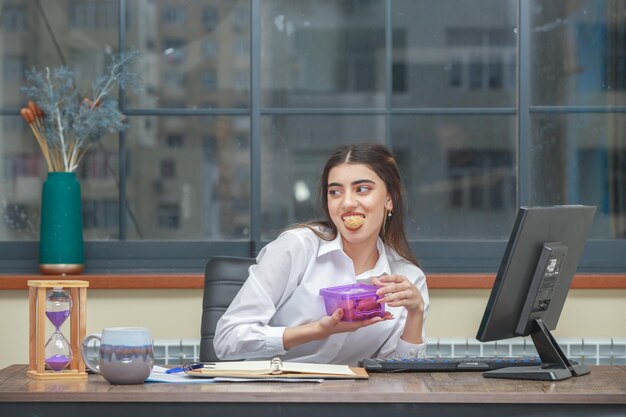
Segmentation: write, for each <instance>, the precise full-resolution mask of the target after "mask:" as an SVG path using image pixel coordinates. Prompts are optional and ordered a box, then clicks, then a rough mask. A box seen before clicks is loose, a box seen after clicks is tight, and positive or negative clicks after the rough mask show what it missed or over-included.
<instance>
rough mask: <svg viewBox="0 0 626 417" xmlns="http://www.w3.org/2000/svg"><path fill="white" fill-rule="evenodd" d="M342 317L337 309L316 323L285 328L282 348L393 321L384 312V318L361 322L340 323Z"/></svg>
mask: <svg viewBox="0 0 626 417" xmlns="http://www.w3.org/2000/svg"><path fill="white" fill-rule="evenodd" d="M342 316H343V310H342V309H340V308H338V309H337V310H335V312H334V313H333V314H332V315H330V316H324V317H322V318H321V319H319V320H318V321H313V322H311V323H307V324H301V325H299V326H293V327H287V328H286V329H285V331H284V332H283V347H284V348H285V350H289V349H291V348H293V347H295V346H299V345H302V344H304V343H308V342H312V341H314V340H321V339H326V338H327V337H329V336H331V335H333V334H336V333H345V332H353V331H355V330H358V329H360V328H361V327H367V326H371V325H372V324H376V323H379V322H381V321H385V320H391V319H393V316H392V315H391V313H390V312H388V311H385V316H384V317H373V318H371V319H367V320H362V321H341V317H342Z"/></svg>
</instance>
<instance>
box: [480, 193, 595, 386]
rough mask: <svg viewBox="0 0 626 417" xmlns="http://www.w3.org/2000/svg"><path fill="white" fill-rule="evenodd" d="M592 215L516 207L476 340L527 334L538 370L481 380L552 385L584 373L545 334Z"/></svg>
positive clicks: (584, 210) (586, 210)
mask: <svg viewBox="0 0 626 417" xmlns="http://www.w3.org/2000/svg"><path fill="white" fill-rule="evenodd" d="M594 213H595V207H590V206H580V205H575V206H550V207H522V208H520V210H519V212H518V215H517V218H516V221H515V225H514V226H513V231H512V233H511V237H510V239H509V242H508V245H507V247H506V250H505V253H504V256H503V258H502V262H501V264H500V268H499V270H498V274H497V276H496V280H495V282H494V285H493V288H492V290H491V295H490V296H489V301H488V302H487V307H486V308H485V313H484V315H483V319H482V322H481V324H480V327H479V329H478V334H477V335H476V338H477V339H478V340H480V341H482V342H487V341H493V340H501V339H508V338H512V337H517V336H528V335H530V336H531V337H532V339H533V342H534V344H535V347H536V348H537V352H538V354H539V356H540V358H541V361H542V366H541V367H540V368H542V369H540V370H538V369H534V370H531V369H528V370H526V372H524V371H520V370H518V371H517V372H513V371H512V370H511V369H509V368H505V369H504V370H497V371H489V372H486V373H485V376H492V377H504V378H519V379H551V380H554V379H564V378H566V377H569V376H572V375H576V374H577V372H578V373H579V374H584V373H588V371H586V370H585V369H583V367H576V366H574V365H572V364H571V363H570V362H569V361H568V360H567V358H565V357H564V356H565V355H563V352H562V351H561V349H560V348H559V347H558V344H557V343H556V341H555V340H554V338H553V337H552V335H551V334H550V332H549V330H554V329H555V328H556V325H557V323H558V320H559V316H560V314H561V310H562V309H563V305H564V303H565V299H566V297H567V293H568V291H569V287H570V284H571V282H572V279H573V277H574V273H575V272H576V268H577V267H578V262H579V260H580V256H581V254H582V251H583V247H584V245H585V241H586V238H587V235H588V233H589V229H590V227H591V223H592V220H593V216H594ZM546 345H549V346H546ZM563 361H565V363H563ZM529 368H530V367H529ZM561 368H565V369H563V371H562V372H561Z"/></svg>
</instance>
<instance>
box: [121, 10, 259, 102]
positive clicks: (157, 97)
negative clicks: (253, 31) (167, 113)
mask: <svg viewBox="0 0 626 417" xmlns="http://www.w3.org/2000/svg"><path fill="white" fill-rule="evenodd" d="M249 3H250V2H249V1H248V0H207V1H176V2H173V1H171V0H154V1H149V2H146V1H140V0H128V1H127V2H126V4H127V13H128V21H129V27H128V33H127V35H126V39H127V41H126V46H127V48H134V49H139V50H140V51H141V52H142V58H141V60H140V63H139V64H138V65H139V66H140V68H141V71H142V76H143V79H144V83H145V89H144V91H142V92H141V93H138V94H129V95H128V101H129V107H132V108H159V107H167V108H191V109H194V108H211V107H221V108H242V107H243V108H246V107H247V106H248V104H247V103H248V101H249V91H250V87H249V79H250V58H249V43H250V6H249Z"/></svg>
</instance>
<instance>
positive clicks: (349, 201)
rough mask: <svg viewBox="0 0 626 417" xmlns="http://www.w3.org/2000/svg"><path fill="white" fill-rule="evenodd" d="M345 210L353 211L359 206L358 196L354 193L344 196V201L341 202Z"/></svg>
mask: <svg viewBox="0 0 626 417" xmlns="http://www.w3.org/2000/svg"><path fill="white" fill-rule="evenodd" d="M341 203H342V205H343V207H344V209H351V208H354V207H356V206H357V205H358V201H357V199H356V196H355V195H354V194H353V193H352V192H349V191H348V192H346V193H344V195H343V201H342V202H341Z"/></svg>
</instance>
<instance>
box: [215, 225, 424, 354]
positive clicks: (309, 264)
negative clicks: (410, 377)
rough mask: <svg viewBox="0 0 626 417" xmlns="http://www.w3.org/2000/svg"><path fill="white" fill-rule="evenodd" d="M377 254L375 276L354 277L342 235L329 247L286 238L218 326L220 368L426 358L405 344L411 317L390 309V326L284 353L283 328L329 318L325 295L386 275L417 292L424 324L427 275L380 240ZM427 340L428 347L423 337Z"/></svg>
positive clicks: (263, 255) (301, 237)
mask: <svg viewBox="0 0 626 417" xmlns="http://www.w3.org/2000/svg"><path fill="white" fill-rule="evenodd" d="M377 248H378V253H379V257H378V261H377V262H376V265H375V266H374V268H372V269H370V270H369V271H365V272H363V273H362V274H359V275H356V274H355V271H354V265H353V263H352V260H351V259H350V258H349V257H348V255H346V253H345V252H344V251H343V247H342V242H341V236H340V235H339V234H337V238H336V239H334V240H332V241H325V240H323V239H320V238H319V237H318V236H316V235H315V233H313V232H312V231H311V230H309V229H308V228H305V227H302V228H296V229H291V230H288V231H286V232H284V233H282V234H281V235H280V236H279V237H278V238H277V239H276V240H275V241H273V242H271V243H270V244H268V245H267V246H265V247H264V248H263V249H262V250H261V252H260V253H259V255H258V256H257V258H256V261H257V263H256V265H253V266H251V267H250V269H249V276H248V279H247V280H246V282H245V284H244V285H243V286H242V288H241V290H240V291H239V293H238V294H237V296H236V297H235V299H234V300H233V302H232V303H231V305H230V307H229V308H228V310H227V311H226V312H225V313H224V315H223V316H222V318H221V319H220V320H219V322H218V323H217V328H216V332H215V340H214V342H213V344H214V347H215V352H216V354H217V356H218V357H219V358H220V359H222V360H233V359H261V358H271V357H273V356H283V359H286V360H292V361H298V362H316V363H341V364H348V365H354V364H356V363H357V362H358V361H359V360H361V359H364V358H371V357H381V358H385V357H400V358H414V357H423V356H425V351H426V342H425V343H422V344H419V345H416V344H412V343H408V342H406V341H404V340H402V339H401V338H400V336H401V335H402V332H403V330H404V324H405V322H406V315H407V311H406V309H405V308H404V307H389V306H387V305H386V306H385V308H386V310H387V311H390V312H391V313H392V314H393V316H394V319H393V320H386V321H383V322H380V323H376V324H373V325H371V326H367V327H363V328H360V329H358V330H356V331H354V332H350V333H339V334H333V335H331V336H330V337H328V338H326V339H323V340H317V341H312V342H308V343H305V344H302V345H299V346H296V347H293V348H291V349H290V350H289V351H286V350H285V349H284V347H283V332H284V331H285V328H286V327H292V326H297V325H301V324H306V323H311V322H314V321H317V320H319V319H320V318H321V317H322V316H324V315H326V314H327V313H326V310H325V307H324V300H323V297H322V296H321V295H320V294H319V291H320V289H321V288H326V287H333V286H337V285H346V284H354V283H356V282H366V283H369V280H370V277H373V276H379V275H382V274H385V273H386V274H397V275H404V276H406V277H407V278H408V279H409V281H411V282H412V283H413V284H414V285H416V286H417V288H418V289H419V290H420V292H421V294H422V297H423V299H424V307H425V313H424V319H425V318H426V315H427V312H428V305H429V300H428V290H427V289H426V277H425V276H424V273H423V272H422V270H421V269H420V268H418V267H417V266H416V265H414V264H412V263H410V262H409V261H407V260H405V259H404V258H402V257H401V256H400V255H398V254H397V253H396V252H395V251H394V250H393V249H391V248H389V247H387V246H386V245H384V244H383V242H382V240H380V238H379V239H378V242H377ZM423 338H424V341H426V337H425V335H423Z"/></svg>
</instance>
